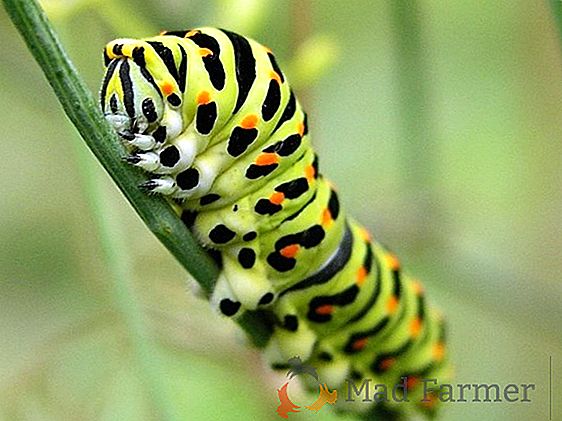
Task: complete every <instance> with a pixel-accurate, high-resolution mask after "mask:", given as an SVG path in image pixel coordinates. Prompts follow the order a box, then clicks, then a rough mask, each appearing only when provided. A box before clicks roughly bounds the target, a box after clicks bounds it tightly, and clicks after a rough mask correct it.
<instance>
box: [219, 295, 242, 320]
mask: <svg viewBox="0 0 562 421" xmlns="http://www.w3.org/2000/svg"><path fill="white" fill-rule="evenodd" d="M240 306H241V304H240V303H239V302H238V301H232V300H229V299H228V298H225V299H224V300H221V302H220V304H219V307H220V310H221V313H222V314H224V315H225V316H228V317H231V316H234V315H235V314H236V313H238V310H240Z"/></svg>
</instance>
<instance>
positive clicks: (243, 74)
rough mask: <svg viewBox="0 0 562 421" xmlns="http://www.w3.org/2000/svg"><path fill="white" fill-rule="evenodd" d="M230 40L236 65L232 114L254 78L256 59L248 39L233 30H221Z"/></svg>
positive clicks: (242, 99) (246, 95) (243, 98)
mask: <svg viewBox="0 0 562 421" xmlns="http://www.w3.org/2000/svg"><path fill="white" fill-rule="evenodd" d="M222 31H223V32H224V33H225V34H226V36H228V38H229V39H230V42H232V47H233V49H234V62H235V65H236V81H237V82H238V97H237V98H236V105H235V107H234V110H233V111H232V114H236V113H237V112H238V110H239V109H240V107H242V104H244V101H246V98H247V97H248V93H249V92H250V88H251V87H252V85H253V84H254V80H255V79H256V59H255V58H254V53H253V52H252V47H251V46H250V43H249V42H248V40H247V39H246V38H244V37H241V36H240V35H237V34H235V33H233V32H230V31H226V30H224V29H223V30H222Z"/></svg>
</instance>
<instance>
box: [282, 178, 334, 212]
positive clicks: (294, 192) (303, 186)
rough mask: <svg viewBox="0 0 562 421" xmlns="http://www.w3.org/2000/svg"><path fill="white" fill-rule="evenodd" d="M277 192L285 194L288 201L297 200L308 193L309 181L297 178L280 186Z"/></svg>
mask: <svg viewBox="0 0 562 421" xmlns="http://www.w3.org/2000/svg"><path fill="white" fill-rule="evenodd" d="M275 191H278V192H281V193H283V194H284V195H285V197H286V198H287V199H296V198H297V197H299V196H301V195H303V194H304V193H306V192H307V191H308V181H307V180H306V178H305V177H300V178H296V179H294V180H291V181H287V182H286V183H283V184H280V185H278V186H277V187H275ZM334 219H335V218H334Z"/></svg>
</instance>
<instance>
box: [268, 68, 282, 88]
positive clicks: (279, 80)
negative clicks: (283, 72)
mask: <svg viewBox="0 0 562 421" xmlns="http://www.w3.org/2000/svg"><path fill="white" fill-rule="evenodd" d="M269 77H270V78H271V79H273V80H275V81H277V83H278V84H279V85H281V78H280V77H279V75H278V74H277V72H275V71H273V70H272V71H271V72H269Z"/></svg>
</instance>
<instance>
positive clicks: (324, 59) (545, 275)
mask: <svg viewBox="0 0 562 421" xmlns="http://www.w3.org/2000/svg"><path fill="white" fill-rule="evenodd" d="M42 4H43V6H44V7H45V8H46V10H47V13H48V15H49V17H50V18H51V20H52V21H53V23H54V25H55V27H56V29H57V31H58V32H59V34H60V36H61V38H62V41H63V43H64V45H65V47H66V48H67V49H68V52H69V55H70V56H71V58H72V60H73V61H74V62H75V65H76V67H77V69H78V70H79V72H80V73H81V75H82V76H83V77H84V79H85V80H86V82H87V84H88V85H89V86H90V87H91V89H92V91H94V92H97V90H98V86H99V82H100V80H101V77H102V74H103V68H102V59H101V51H102V47H103V45H104V44H105V43H106V42H107V41H109V40H111V39H113V38H116V37H123V36H131V37H135V36H149V35H152V34H155V33H157V32H159V31H160V30H161V29H186V28H191V27H196V26H202V25H212V26H220V27H227V28H230V29H233V30H235V31H238V32H241V33H244V34H246V35H249V36H252V37H254V38H256V39H258V40H260V41H262V42H263V43H265V44H266V45H268V46H269V47H271V48H272V49H273V50H274V51H275V52H276V54H277V56H278V61H279V62H280V64H281V65H282V68H283V69H284V70H285V73H286V74H287V76H288V78H289V80H291V81H292V82H293V84H294V85H295V89H296V91H297V93H299V94H300V96H301V97H302V101H303V103H304V104H305V105H306V107H307V109H308V111H309V113H310V119H309V121H310V128H311V132H312V135H313V138H314V142H315V144H316V146H317V148H318V149H319V151H320V157H321V160H320V164H321V168H322V170H323V172H324V173H325V174H328V175H329V176H330V177H331V178H332V179H333V180H334V181H335V183H336V185H337V186H338V187H339V190H340V195H341V199H342V201H343V202H344V203H345V205H346V206H347V208H348V209H349V210H350V211H351V212H352V213H353V214H354V215H355V216H356V217H357V218H358V219H359V220H361V221H362V222H364V223H366V224H367V225H368V226H369V227H370V228H371V229H372V231H373V232H374V233H375V234H376V237H377V238H378V239H380V240H381V241H383V242H384V243H385V244H387V245H388V246H390V247H391V248H392V249H393V250H395V251H396V252H397V253H398V254H399V255H400V256H401V259H402V261H403V262H404V263H405V265H406V267H407V268H408V269H409V271H410V272H413V273H415V274H416V275H417V276H419V277H420V278H421V279H423V280H424V282H425V284H426V286H427V290H428V291H429V293H430V296H431V297H432V299H433V301H434V302H436V303H439V306H440V307H441V308H442V309H443V310H444V311H445V312H446V314H447V316H448V319H449V324H450V336H449V340H450V352H451V353H452V355H453V359H454V361H455V366H456V381H457V382H459V383H500V384H504V385H505V384H507V383H535V384H536V387H537V391H536V392H535V393H534V395H532V402H531V403H526V404H525V403H512V404H508V403H493V404H490V403H488V404H485V403H471V404H467V403H465V404H462V403H456V404H449V405H445V406H444V408H443V411H442V414H441V419H443V420H481V419H486V420H530V419H533V420H534V419H537V420H538V419H543V420H546V419H548V418H549V416H550V414H549V359H550V358H552V362H553V379H552V380H553V389H552V400H553V414H552V419H553V420H562V375H561V373H562V331H561V328H560V326H561V322H562V309H561V304H562V283H561V282H560V280H561V276H560V274H561V272H562V259H561V249H562V189H561V186H562V145H561V142H560V140H561V138H562V124H561V122H562V107H561V106H560V105H561V104H562V59H561V51H562V50H561V45H560V37H559V33H558V32H557V28H556V26H555V23H554V20H553V17H552V13H551V10H550V8H549V4H548V3H547V2H543V1H539V0H536V1H524V0H520V1H513V0H495V1H488V2H472V1H462V0H451V1H447V2H438V1H429V0H428V1H417V2H415V1H412V2H401V1H400V2H398V1H397V2H394V1H371V0H348V1H346V2H335V1H328V0H323V1H321V0H316V1H313V0H300V1H296V0H295V1H288V0H287V1H284V0H271V1H262V0H240V1H234V0H215V1H208V0H197V1H196V0H181V1H180V0H161V1H158V2H152V1H148V0H142V1H132V0H65V1H63V0H50V1H47V0H45V1H43V2H42ZM403 4H407V6H408V7H403V6H401V5H403ZM0 39H1V40H2V41H1V42H0V57H1V61H0V82H1V91H0V115H1V119H2V120H1V121H2V136H1V138H2V140H1V142H0V180H1V187H0V420H63V419H64V420H67V419H68V420H78V419H80V420H156V419H185V420H246V419H256V420H267V419H272V420H273V419H278V417H277V415H276V414H275V413H274V410H275V408H276V405H277V400H276V391H275V389H276V388H277V387H279V386H280V385H281V384H282V382H284V377H283V375H274V374H272V373H271V371H270V370H269V369H268V368H267V367H266V366H265V365H264V364H263V363H262V362H261V359H260V356H259V354H258V353H257V352H256V351H254V350H251V349H250V348H248V347H247V346H246V345H245V343H244V338H243V335H242V334H241V333H240V332H239V331H238V329H237V328H236V326H235V325H233V324H232V323H230V322H228V321H225V320H223V319H221V318H220V317H218V316H216V315H215V314H213V313H212V312H211V310H210V309H209V308H208V306H207V304H206V303H205V302H202V301H200V300H198V299H196V298H194V297H193V296H192V294H191V293H189V291H188V289H189V288H187V286H186V285H187V284H188V282H187V279H188V275H187V274H186V273H185V272H184V271H183V270H182V268H181V267H180V266H179V264H178V263H177V262H176V261H175V260H174V259H173V257H172V256H171V255H170V254H169V253H168V252H167V251H166V250H165V249H164V248H163V246H161V245H160V244H159V243H158V241H157V240H156V239H155V238H154V237H153V236H152V235H151V234H150V232H149V231H148V230H147V229H146V228H145V227H144V226H143V224H142V222H141V221H140V220H139V218H138V217H137V216H136V215H135V213H134V212H133V210H132V209H131V208H130V206H129V205H128V204H127V203H126V202H125V200H124V198H123V197H122V195H121V194H120V193H119V192H118V191H117V189H116V188H115V187H114V186H113V184H112V182H111V181H110V180H109V177H108V176H107V175H106V174H105V173H104V171H103V169H102V168H101V167H100V166H99V165H98V164H97V163H96V162H95V160H94V159H93V157H92V156H91V154H90V153H89V151H87V149H86V147H85V146H84V144H83V142H82V141H81V139H80V138H79V136H78V134H77V132H76V131H75V130H74V128H73V127H72V126H71V124H70V123H69V122H68V121H67V119H66V118H65V115H64V114H63V112H62V110H61V107H60V106H59V105H58V102H57V100H56V98H55V96H54V94H53V93H52V92H51V90H50V88H49V86H48V85H47V83H46V81H45V79H44V77H43V75H42V74H41V72H40V70H39V68H38V66H37V65H36V64H35V62H34V61H33V59H32V57H31V55H30V54H29V53H28V51H27V50H26V48H25V46H24V44H23V42H22V40H21V39H20V38H19V36H18V34H17V33H16V31H15V29H14V28H13V27H12V25H11V23H10V21H9V19H8V17H7V15H6V13H5V11H4V10H0ZM107 238H110V239H112V240H111V241H110V244H107ZM115 259H117V260H118V266H119V265H120V267H121V268H125V269H126V271H125V272H126V273H125V276H122V277H119V276H117V275H119V274H116V273H115V270H113V269H112V268H114V266H115V265H114V263H115ZM112 261H113V263H112ZM293 415H294V419H295V420H296V419H297V418H298V419H302V420H306V419H317V418H321V419H330V420H335V419H340V418H337V417H335V416H334V414H333V411H331V409H330V408H325V409H323V410H322V412H321V413H320V414H318V415H316V418H314V417H315V416H314V415H310V414H304V413H303V414H296V415H295V414H293Z"/></svg>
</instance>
